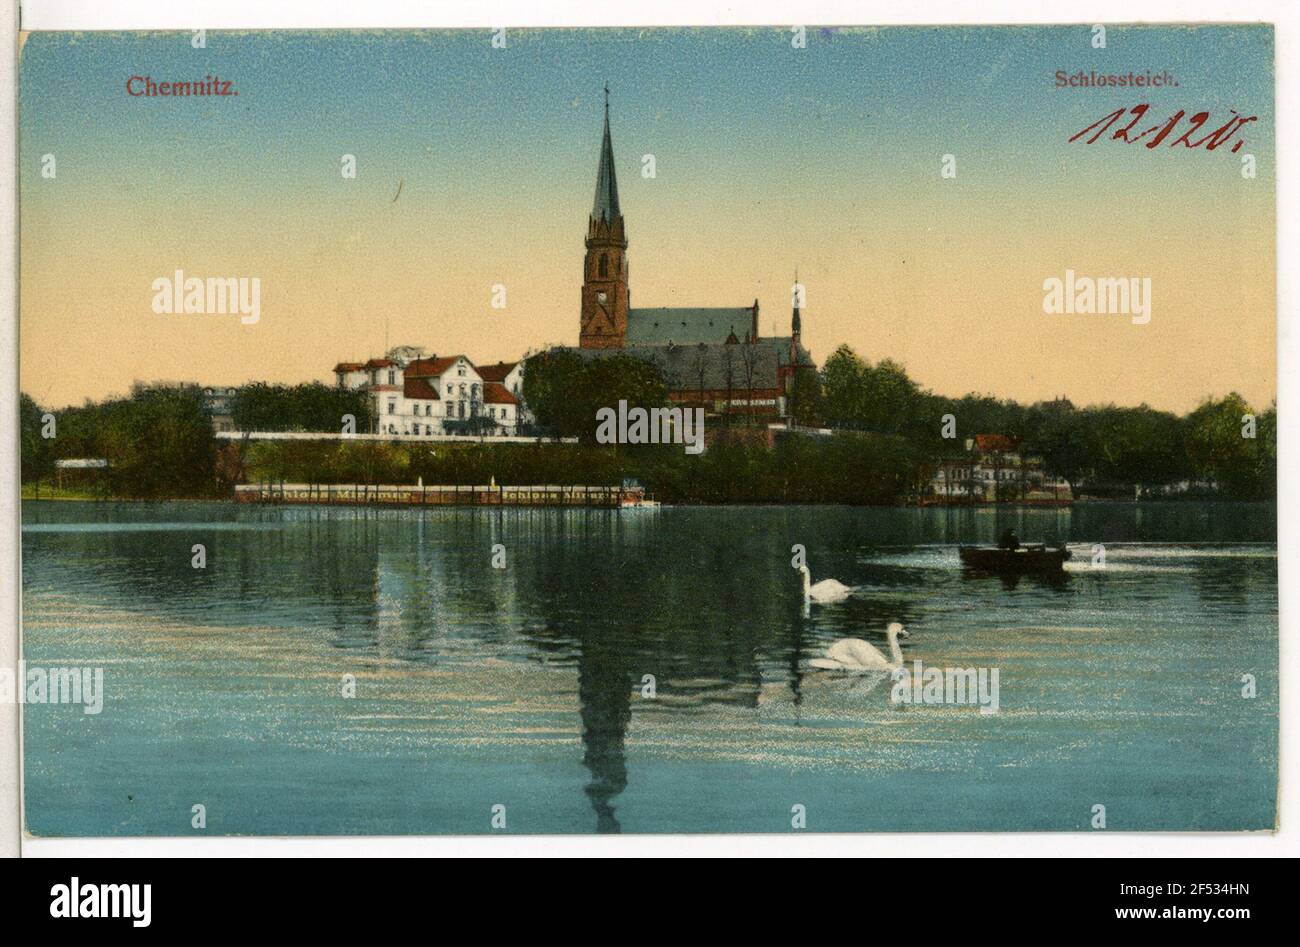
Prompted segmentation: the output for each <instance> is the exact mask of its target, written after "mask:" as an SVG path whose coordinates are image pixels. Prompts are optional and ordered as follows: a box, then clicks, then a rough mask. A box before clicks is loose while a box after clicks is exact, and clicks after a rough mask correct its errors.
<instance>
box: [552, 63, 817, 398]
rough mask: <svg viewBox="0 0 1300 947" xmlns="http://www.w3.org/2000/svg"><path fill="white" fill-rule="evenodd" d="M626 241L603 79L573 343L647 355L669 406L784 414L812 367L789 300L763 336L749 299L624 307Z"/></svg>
mask: <svg viewBox="0 0 1300 947" xmlns="http://www.w3.org/2000/svg"><path fill="white" fill-rule="evenodd" d="M627 247H628V240H627V227H626V224H625V222H624V220H623V212H622V210H621V208H620V207H619V201H618V179H617V175H616V174H615V171H614V145H613V142H612V140H611V138H610V131H609V88H608V86H606V88H605V129H604V134H603V136H602V139H601V144H600V162H599V165H598V167H597V171H596V197H595V200H594V202H593V203H592V208H591V215H590V217H589V218H588V221H587V236H586V248H587V252H586V258H585V260H584V263H583V279H582V314H581V323H580V328H579V347H578V349H577V351H578V352H579V353H581V354H583V355H585V356H587V357H593V358H599V357H600V356H601V355H603V354H608V353H610V352H614V351H623V352H626V353H627V354H629V355H636V356H637V357H639V358H644V359H646V360H647V361H650V362H652V363H654V364H655V365H656V366H657V367H658V368H659V370H660V372H661V373H662V375H663V377H664V380H665V381H666V382H667V383H668V388H669V399H670V400H671V401H672V402H674V403H677V404H684V405H691V406H697V407H703V408H705V410H706V411H708V412H709V413H714V414H722V413H732V414H748V415H755V416H760V417H767V418H769V419H773V420H775V419H776V418H781V417H786V416H787V414H788V409H789V398H790V394H791V390H792V388H793V384H794V378H795V374H796V372H798V371H800V370H803V369H807V370H815V369H816V365H815V364H814V362H813V360H812V357H811V356H810V355H809V354H808V352H807V350H806V349H804V348H803V346H802V345H801V344H800V330H801V317H800V312H799V308H798V307H797V306H795V307H794V311H793V315H792V317H791V323H790V335H788V336H767V337H763V336H761V335H760V334H759V327H758V300H757V299H755V300H754V303H753V305H750V306H736V307H716V308H715V307H701V308H647V309H634V308H632V294H631V289H630V287H629V286H628V260H627Z"/></svg>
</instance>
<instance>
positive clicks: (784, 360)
mask: <svg viewBox="0 0 1300 947" xmlns="http://www.w3.org/2000/svg"><path fill="white" fill-rule="evenodd" d="M790 339H791V337H790V336H788V335H763V336H759V339H758V344H759V345H770V346H771V347H772V348H773V349H775V350H776V357H777V358H778V359H779V360H780V362H781V364H782V365H789V364H790ZM795 354H796V357H797V358H798V360H799V364H800V365H810V366H813V367H816V365H817V363H816V362H814V361H813V358H812V355H811V354H810V353H809V352H808V350H807V349H806V348H804V347H803V346H802V345H800V346H799V348H798V350H797V352H796V353H795Z"/></svg>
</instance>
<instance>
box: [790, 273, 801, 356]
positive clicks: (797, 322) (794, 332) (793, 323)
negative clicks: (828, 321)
mask: <svg viewBox="0 0 1300 947" xmlns="http://www.w3.org/2000/svg"><path fill="white" fill-rule="evenodd" d="M800 289H801V287H800V286H799V268H798V267H795V270H794V291H793V292H792V293H791V294H790V295H791V297H792V300H791V301H792V302H793V303H794V317H793V318H792V319H791V320H790V335H791V336H792V337H793V338H794V343H795V345H798V344H799V333H800V330H801V329H802V328H803V326H802V324H801V323H802V320H801V319H800V318H799V296H800V292H799V290H800Z"/></svg>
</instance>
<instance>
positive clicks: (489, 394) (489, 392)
mask: <svg viewBox="0 0 1300 947" xmlns="http://www.w3.org/2000/svg"><path fill="white" fill-rule="evenodd" d="M483 403H484V404H514V405H517V404H519V399H518V398H516V397H515V396H514V395H512V394H511V393H510V389H509V388H507V387H506V386H505V385H503V384H501V382H499V381H489V382H487V383H486V384H484V385H483Z"/></svg>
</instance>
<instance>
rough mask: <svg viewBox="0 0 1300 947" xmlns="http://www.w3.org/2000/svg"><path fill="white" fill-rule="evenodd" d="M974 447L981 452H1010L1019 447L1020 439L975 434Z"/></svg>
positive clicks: (1000, 435)
mask: <svg viewBox="0 0 1300 947" xmlns="http://www.w3.org/2000/svg"><path fill="white" fill-rule="evenodd" d="M975 446H976V447H978V448H979V449H980V450H982V451H1012V450H1015V449H1016V448H1017V447H1019V446H1020V438H1018V437H1012V436H1011V435H1010V434H976V435H975Z"/></svg>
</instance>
